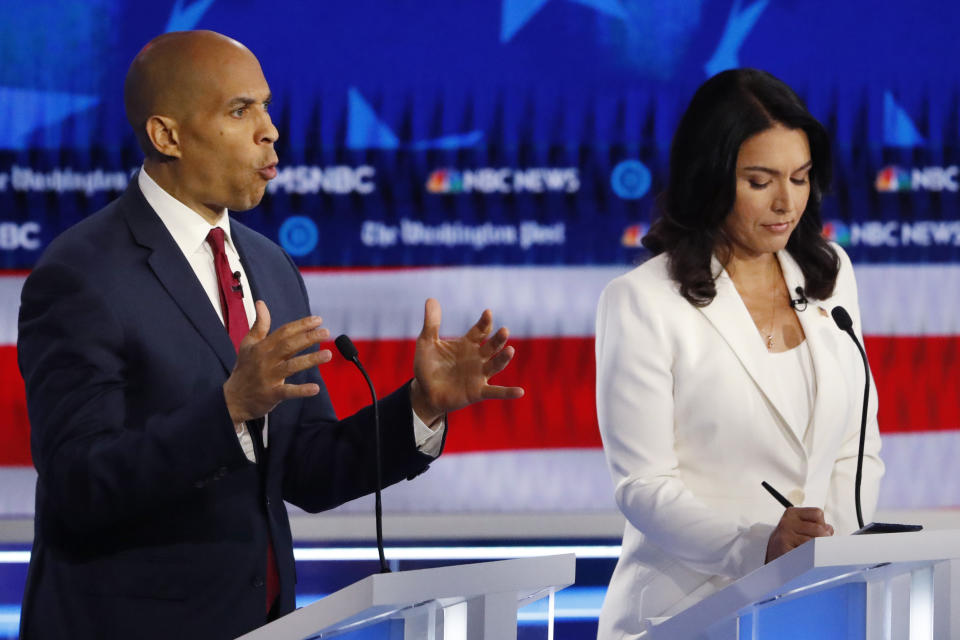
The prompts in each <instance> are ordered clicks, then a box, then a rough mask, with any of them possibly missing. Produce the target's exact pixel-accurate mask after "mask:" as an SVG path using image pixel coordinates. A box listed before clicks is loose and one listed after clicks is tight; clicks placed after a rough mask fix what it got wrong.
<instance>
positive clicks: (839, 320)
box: [830, 306, 923, 535]
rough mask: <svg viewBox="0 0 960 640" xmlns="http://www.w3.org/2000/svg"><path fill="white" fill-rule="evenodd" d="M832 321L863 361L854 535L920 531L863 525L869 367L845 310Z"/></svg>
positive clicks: (884, 524)
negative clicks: (862, 502)
mask: <svg viewBox="0 0 960 640" xmlns="http://www.w3.org/2000/svg"><path fill="white" fill-rule="evenodd" d="M830 315H832V316H833V321H834V322H835V323H836V324H837V327H839V328H840V330H841V331H843V332H845V333H846V334H847V335H848V336H850V339H851V340H853V343H854V344H855V345H857V349H858V350H859V351H860V357H861V358H862V359H863V409H862V410H861V412H860V448H859V450H858V452H857V476H856V480H855V482H854V503H855V505H856V507H857V526H858V527H860V529H859V530H858V531H855V532H854V535H858V534H867V533H905V532H907V531H920V530H921V529H923V527H922V526H921V525H918V524H892V523H889V522H871V523H870V524H868V525H866V526H864V525H863V513H862V511H861V508H860V484H861V481H862V480H863V449H864V443H865V441H866V438H867V402H868V400H869V398H870V366H869V365H868V364H867V352H866V351H864V349H863V345H861V344H860V340H858V339H857V334H856V333H854V331H853V320H852V319H851V318H850V314H849V313H847V310H846V309H844V308H843V307H841V306H836V307H834V308H833V310H832V311H831V312H830Z"/></svg>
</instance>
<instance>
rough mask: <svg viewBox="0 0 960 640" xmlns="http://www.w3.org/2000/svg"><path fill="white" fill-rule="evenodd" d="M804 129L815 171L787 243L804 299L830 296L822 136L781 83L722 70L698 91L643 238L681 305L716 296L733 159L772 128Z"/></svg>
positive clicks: (826, 145) (833, 259) (827, 164)
mask: <svg viewBox="0 0 960 640" xmlns="http://www.w3.org/2000/svg"><path fill="white" fill-rule="evenodd" d="M778 123H779V124H782V125H783V126H785V127H787V128H789V129H802V130H803V131H804V132H805V133H806V134H807V139H808V140H809V142H810V154H811V160H812V161H813V168H812V169H811V171H810V174H809V175H810V198H809V200H808V202H807V208H806V210H805V211H804V213H803V216H802V217H801V218H800V222H799V223H798V224H797V227H796V228H795V229H794V231H793V233H792V234H791V236H790V240H789V241H788V242H787V250H788V251H789V252H790V255H792V256H793V258H794V259H795V260H796V261H797V263H798V264H799V265H800V269H801V271H802V272H803V277H804V293H806V295H807V296H809V297H811V298H815V299H819V300H822V299H824V298H828V297H830V295H831V294H832V293H833V287H834V284H835V283H836V279H837V272H838V271H839V270H840V260H839V257H838V256H837V253H836V251H834V250H833V247H831V246H830V245H829V244H828V243H827V241H826V240H824V238H823V236H822V227H823V222H822V219H821V217H820V201H821V199H822V197H823V194H824V193H825V192H826V191H827V190H828V188H829V186H830V180H831V174H832V168H831V161H830V141H829V139H828V137H827V131H826V129H824V127H823V125H822V124H820V123H819V122H818V121H817V120H816V118H814V117H813V116H812V115H810V112H809V111H807V108H806V107H805V106H804V104H803V103H802V102H801V101H800V98H798V97H797V94H795V93H794V92H793V90H792V89H790V87H788V86H787V85H786V84H784V83H783V82H781V81H780V80H778V79H777V78H775V77H773V76H772V75H770V74H769V73H767V72H765V71H758V70H757V69H733V70H730V71H723V72H721V73H718V74H717V75H715V76H713V77H712V78H710V79H709V80H707V81H706V82H705V83H703V85H702V86H701V87H700V88H699V89H697V92H696V93H695V94H694V96H693V99H692V100H691V101H690V106H688V107H687V110H686V112H685V113H684V114H683V118H681V120H680V125H679V126H678V127H677V132H676V134H675V135H674V137H673V144H672V146H671V149H670V178H669V181H668V183H667V189H666V191H665V192H664V193H662V194H661V195H660V196H659V197H658V199H657V208H658V210H659V213H660V216H659V217H658V218H657V220H656V221H655V222H654V223H653V225H652V227H651V229H650V232H649V233H647V235H646V236H644V238H643V246H645V247H646V248H647V249H649V250H650V251H651V252H652V253H653V254H654V255H657V254H660V253H663V252H666V253H667V255H668V256H669V265H670V266H669V269H670V275H671V277H672V278H673V279H674V280H675V281H676V282H677V283H679V285H680V293H681V295H683V297H684V298H686V299H687V300H689V301H690V303H691V304H694V305H696V306H698V307H702V306H706V305H708V304H710V302H711V301H713V298H714V296H716V294H717V287H716V283H715V274H712V273H711V272H710V258H711V256H712V255H713V253H714V251H715V250H716V249H721V252H720V255H721V258H722V256H723V250H724V249H728V248H729V246H730V244H729V243H730V240H729V238H727V237H726V235H725V234H724V231H723V222H724V220H725V219H726V218H727V216H728V215H729V214H730V212H731V211H732V210H733V203H734V200H735V198H736V193H737V187H736V168H737V154H738V153H739V151H740V146H741V145H742V144H743V143H744V142H745V141H746V140H747V139H748V138H750V137H752V136H754V135H756V134H758V133H760V132H762V131H765V130H767V129H769V128H771V127H773V126H774V125H775V124H778Z"/></svg>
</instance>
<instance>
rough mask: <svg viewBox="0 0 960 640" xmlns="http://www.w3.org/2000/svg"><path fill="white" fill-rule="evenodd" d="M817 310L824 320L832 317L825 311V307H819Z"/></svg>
mask: <svg viewBox="0 0 960 640" xmlns="http://www.w3.org/2000/svg"><path fill="white" fill-rule="evenodd" d="M817 310H818V311H819V312H820V315H822V316H823V317H824V318H829V317H830V314H829V313H827V310H826V309H824V308H823V307H817Z"/></svg>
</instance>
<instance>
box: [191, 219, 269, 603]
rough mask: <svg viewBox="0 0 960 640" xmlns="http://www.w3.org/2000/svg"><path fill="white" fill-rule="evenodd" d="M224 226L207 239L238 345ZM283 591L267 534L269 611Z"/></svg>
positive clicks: (238, 312) (236, 300) (240, 328)
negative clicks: (225, 249) (224, 247)
mask: <svg viewBox="0 0 960 640" xmlns="http://www.w3.org/2000/svg"><path fill="white" fill-rule="evenodd" d="M223 237H224V233H223V229H221V228H220V227H214V228H213V229H211V230H210V233H208V234H207V242H209V243H210V247H211V248H212V249H213V264H214V266H215V267H216V269H217V283H218V284H219V285H220V286H219V289H220V310H221V311H222V312H223V324H224V325H225V326H226V328H227V331H228V332H229V333H230V341H231V342H233V346H234V348H236V349H239V348H240V341H241V340H243V337H244V336H245V335H247V333H248V332H249V331H250V324H249V323H248V322H247V311H246V309H244V307H243V289H242V288H241V286H240V278H239V275H240V273H239V272H237V274H236V276H235V275H234V273H233V272H232V271H231V270H230V262H229V261H228V260H227V254H226V252H225V251H224V249H223ZM279 594H280V577H279V575H278V574H277V560H276V557H275V555H274V552H273V540H272V539H271V538H270V534H269V533H268V534H267V612H268V613H269V612H270V607H272V606H273V603H274V602H275V601H276V599H277V596H278V595H279Z"/></svg>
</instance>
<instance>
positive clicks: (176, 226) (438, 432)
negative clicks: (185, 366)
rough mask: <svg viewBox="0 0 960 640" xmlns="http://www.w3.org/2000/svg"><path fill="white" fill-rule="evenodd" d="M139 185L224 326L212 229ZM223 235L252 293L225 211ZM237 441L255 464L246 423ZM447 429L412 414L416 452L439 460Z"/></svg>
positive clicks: (142, 176) (151, 185) (155, 188)
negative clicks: (437, 457)
mask: <svg viewBox="0 0 960 640" xmlns="http://www.w3.org/2000/svg"><path fill="white" fill-rule="evenodd" d="M137 184H138V186H139V187H140V191H141V192H143V197H144V198H146V200H147V203H148V204H149V205H150V206H151V207H152V208H153V210H154V211H155V212H156V214H157V215H158V216H159V217H160V221H161V222H162V223H163V226H165V227H166V228H167V231H169V232H170V235H171V236H173V241H174V242H176V244H177V246H178V247H179V248H180V251H182V252H183V256H184V257H185V258H186V259H187V262H188V263H189V264H190V268H191V269H193V272H194V273H195V274H196V276H197V279H198V280H199V281H200V285H201V286H202V287H203V290H204V291H205V292H206V294H207V298H209V300H210V304H211V305H213V308H214V310H215V311H216V312H217V316H219V318H220V321H221V322H223V312H222V311H221V309H220V288H219V284H218V282H217V272H216V268H215V267H214V264H213V249H211V248H210V245H209V244H208V243H207V235H208V234H209V233H210V230H211V229H212V228H213V227H211V226H210V224H209V223H207V221H206V220H204V219H203V217H202V216H200V214H198V213H197V212H196V211H194V210H193V209H191V208H190V207H188V206H187V205H185V204H183V203H182V202H180V201H179V200H177V199H176V198H174V197H173V196H172V195H170V194H169V193H167V192H166V191H164V189H163V187H161V186H160V185H158V184H157V183H156V181H154V180H153V178H151V177H150V176H149V175H148V174H147V172H146V169H144V168H142V167H141V169H140V172H139V174H138V176H137ZM215 226H217V227H220V228H221V229H223V232H224V251H225V252H226V254H227V262H229V264H230V270H231V271H234V272H236V271H239V272H240V282H241V284H242V285H243V286H244V290H245V291H249V285H248V284H247V283H248V282H249V280H248V279H247V274H246V272H245V271H244V269H243V265H242V264H241V263H240V255H239V254H238V253H237V249H236V247H235V246H234V244H233V239H232V237H231V235H230V216H229V215H227V210H226V209H224V210H223V212H222V213H221V214H220V217H219V219H218V220H217V224H216V225H215ZM243 308H244V311H246V313H247V323H248V324H249V325H250V326H253V322H254V320H255V319H256V308H255V307H254V300H253V296H252V295H244V296H243ZM268 423H269V416H264V424H263V446H264V447H266V446H268V444H267V443H268V438H267V426H268ZM235 428H236V431H237V438H239V440H240V446H241V447H242V448H243V452H244V454H245V455H246V456H247V459H249V460H250V461H251V462H256V455H255V454H254V449H253V439H252V438H251V437H250V432H249V430H248V429H247V425H246V424H245V423H241V424H239V425H235ZM445 429H446V420H445V419H443V418H441V419H440V420H439V421H438V423H437V426H436V427H434V428H431V427H428V426H427V425H426V424H424V422H423V420H421V419H420V417H419V416H418V415H417V413H416V412H415V411H414V412H413V434H414V439H415V441H416V443H417V448H418V449H419V450H420V451H421V452H422V453H425V454H427V455H429V456H434V457H436V456H437V455H439V454H440V445H441V444H442V443H443V433H444V431H445Z"/></svg>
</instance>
